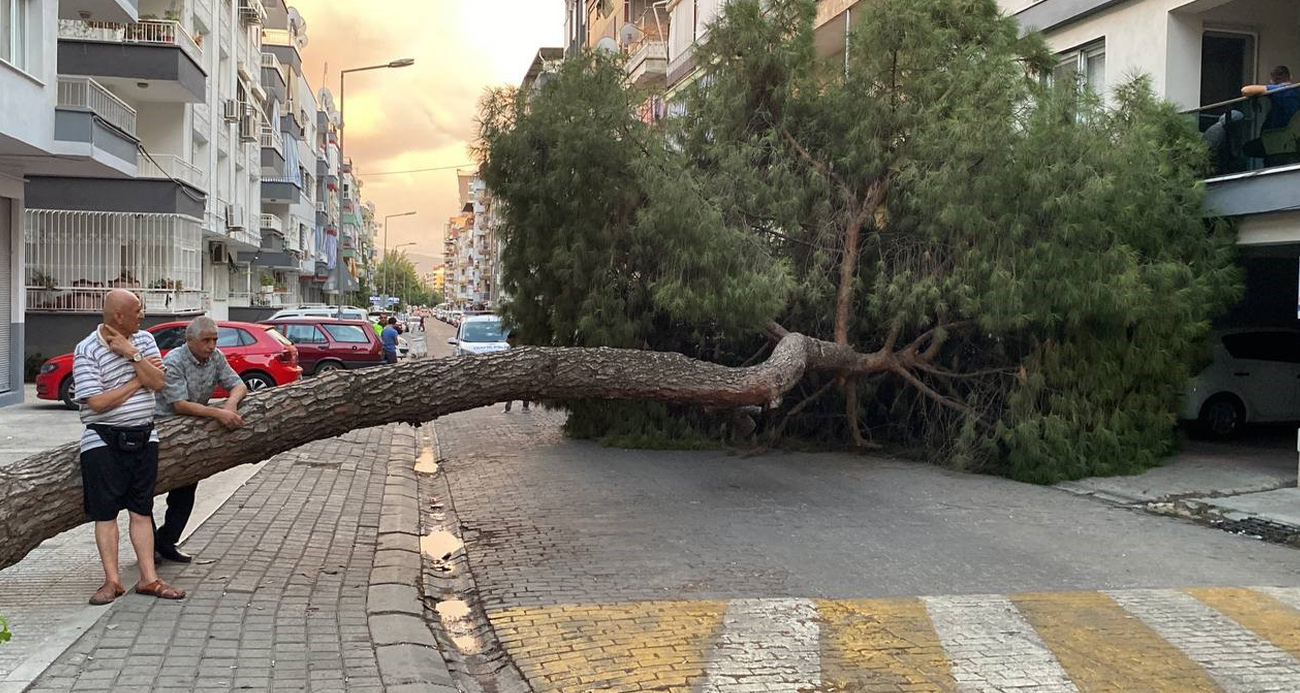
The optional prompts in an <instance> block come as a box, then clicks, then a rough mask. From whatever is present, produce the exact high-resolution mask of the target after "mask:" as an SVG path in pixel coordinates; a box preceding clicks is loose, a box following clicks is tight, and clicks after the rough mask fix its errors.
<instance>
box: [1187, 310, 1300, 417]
mask: <svg viewBox="0 0 1300 693" xmlns="http://www.w3.org/2000/svg"><path fill="white" fill-rule="evenodd" d="M1211 348H1212V352H1213V353H1212V361H1211V363H1210V365H1209V367H1208V368H1206V369H1205V370H1203V371H1201V373H1200V374H1199V375H1197V376H1196V378H1195V379H1194V380H1193V381H1192V384H1191V385H1190V386H1189V387H1188V389H1187V392H1186V393H1184V397H1183V410H1182V412H1181V415H1180V418H1182V419H1184V420H1187V421H1193V422H1195V425H1196V427H1197V430H1198V432H1200V433H1202V434H1203V435H1206V436H1209V437H1214V438H1226V437H1230V436H1232V435H1234V434H1236V433H1238V432H1240V431H1241V428H1242V426H1244V425H1246V424H1248V423H1276V422H1282V421H1300V388H1298V387H1297V386H1298V385H1300V331H1296V330H1291V329H1285V328H1271V329H1270V328H1247V329H1234V330H1228V331H1224V332H1221V333H1219V334H1216V335H1215V336H1214V338H1213V343H1212V345H1211Z"/></svg>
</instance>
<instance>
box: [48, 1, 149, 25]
mask: <svg viewBox="0 0 1300 693" xmlns="http://www.w3.org/2000/svg"><path fill="white" fill-rule="evenodd" d="M58 8H59V18H60V19H77V18H79V17H94V18H96V19H102V20H104V21H107V22H134V21H135V19H136V17H137V16H139V14H140V0H60V2H59V3H58Z"/></svg>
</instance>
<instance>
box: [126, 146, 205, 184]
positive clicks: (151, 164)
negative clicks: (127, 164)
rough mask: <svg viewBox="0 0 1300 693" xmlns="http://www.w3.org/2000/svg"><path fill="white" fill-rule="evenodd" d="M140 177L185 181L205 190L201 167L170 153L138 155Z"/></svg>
mask: <svg viewBox="0 0 1300 693" xmlns="http://www.w3.org/2000/svg"><path fill="white" fill-rule="evenodd" d="M139 177H140V178H167V179H169V180H171V181H173V182H178V183H185V184H187V185H189V186H191V187H193V188H195V189H198V190H203V191H206V190H207V187H208V186H207V176H206V175H205V174H204V172H203V169H201V168H199V167H198V166H195V165H194V164H191V163H190V162H188V161H185V160H184V159H181V158H180V157H178V156H173V155H171V154H151V155H149V156H141V157H140V173H139Z"/></svg>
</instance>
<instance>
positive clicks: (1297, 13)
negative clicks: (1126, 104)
mask: <svg viewBox="0 0 1300 693" xmlns="http://www.w3.org/2000/svg"><path fill="white" fill-rule="evenodd" d="M1001 4H1002V7H1003V9H1004V10H1006V11H1007V12H1008V13H1010V14H1012V15H1013V16H1015V17H1016V18H1017V19H1018V20H1019V21H1020V23H1021V25H1022V27H1023V29H1024V30H1025V31H1030V30H1036V31H1039V32H1041V33H1042V35H1043V36H1044V38H1045V39H1046V40H1047V42H1048V44H1049V45H1050V46H1051V48H1052V49H1053V50H1054V51H1056V54H1057V56H1058V58H1059V63H1058V65H1057V67H1056V69H1055V71H1054V77H1055V78H1057V79H1062V78H1078V79H1083V80H1085V81H1086V82H1087V83H1088V84H1090V85H1091V86H1092V87H1093V88H1094V89H1095V90H1097V91H1098V92H1100V93H1103V94H1105V93H1106V92H1107V91H1108V90H1109V89H1111V88H1113V87H1114V85H1116V84H1119V83H1120V82H1121V81H1123V80H1124V79H1126V78H1127V77H1128V76H1129V75H1132V74H1137V73H1145V74H1147V75H1149V76H1150V77H1151V80H1152V84H1153V86H1154V88H1155V89H1156V91H1157V92H1158V93H1159V94H1160V95H1161V96H1163V97H1165V98H1166V99H1168V100H1170V101H1172V102H1174V103H1175V104H1178V105H1179V106H1180V107H1181V108H1183V109H1184V111H1185V113H1186V115H1187V117H1188V118H1189V119H1190V120H1192V121H1194V122H1195V123H1196V124H1197V126H1198V128H1199V129H1200V130H1201V131H1202V132H1203V133H1206V135H1207V144H1211V145H1212V146H1213V154H1214V166H1215V170H1214V172H1213V174H1212V175H1211V176H1210V177H1209V178H1208V179H1207V180H1206V189H1207V191H1208V200H1207V206H1208V211H1210V212H1213V213H1215V214H1220V215H1224V216H1228V217H1231V218H1233V219H1235V220H1236V222H1237V228H1238V243H1239V244H1240V246H1241V254H1240V257H1241V262H1242V264H1243V266H1244V267H1245V269H1246V277H1247V297H1246V301H1245V303H1244V304H1243V305H1242V306H1239V307H1238V309H1237V310H1236V311H1235V314H1234V315H1233V316H1232V318H1231V319H1232V320H1233V321H1234V322H1245V323H1256V324H1259V323H1267V324H1287V323H1291V322H1293V321H1294V320H1296V319H1297V318H1298V317H1300V314H1298V313H1297V312H1296V277H1297V272H1298V271H1300V261H1298V260H1297V258H1300V211H1296V210H1300V115H1298V116H1295V117H1292V118H1290V119H1289V120H1288V119H1286V118H1285V117H1281V118H1279V117H1278V116H1277V115H1274V116H1270V112H1271V111H1273V109H1274V106H1275V102H1274V100H1273V99H1271V98H1270V97H1268V96H1263V97H1256V98H1242V96H1241V88H1242V86H1243V85H1246V84H1262V83H1265V82H1268V81H1269V72H1270V71H1271V69H1272V68H1274V67H1276V66H1278V65H1286V66H1288V67H1289V68H1291V70H1292V71H1293V73H1294V74H1296V75H1297V76H1300V4H1297V3H1296V2H1294V1H1293V0H1038V1H1037V2H1028V1H1027V0H1001ZM1279 113H1280V114H1282V115H1283V116H1285V112H1282V111H1279Z"/></svg>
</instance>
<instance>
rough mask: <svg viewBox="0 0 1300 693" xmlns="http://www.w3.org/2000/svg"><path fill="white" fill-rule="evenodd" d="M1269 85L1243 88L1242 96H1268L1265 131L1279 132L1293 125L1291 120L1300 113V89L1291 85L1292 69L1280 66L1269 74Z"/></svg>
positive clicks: (1252, 85) (1254, 85)
mask: <svg viewBox="0 0 1300 693" xmlns="http://www.w3.org/2000/svg"><path fill="white" fill-rule="evenodd" d="M1268 77H1269V80H1268V84H1250V85H1247V86H1244V87H1242V88H1241V95H1242V96H1264V95H1267V96H1268V100H1269V105H1270V107H1269V109H1268V117H1267V118H1265V120H1264V129H1265V130H1278V129H1282V128H1285V127H1287V126H1288V125H1290V124H1291V119H1292V118H1293V117H1295V114H1296V113H1300V87H1297V88H1295V89H1286V87H1292V86H1295V85H1293V84H1292V83H1291V69H1290V68H1288V67H1287V66H1286V65H1278V66H1277V67H1275V68H1273V69H1272V71H1270V72H1269V73H1268Z"/></svg>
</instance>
